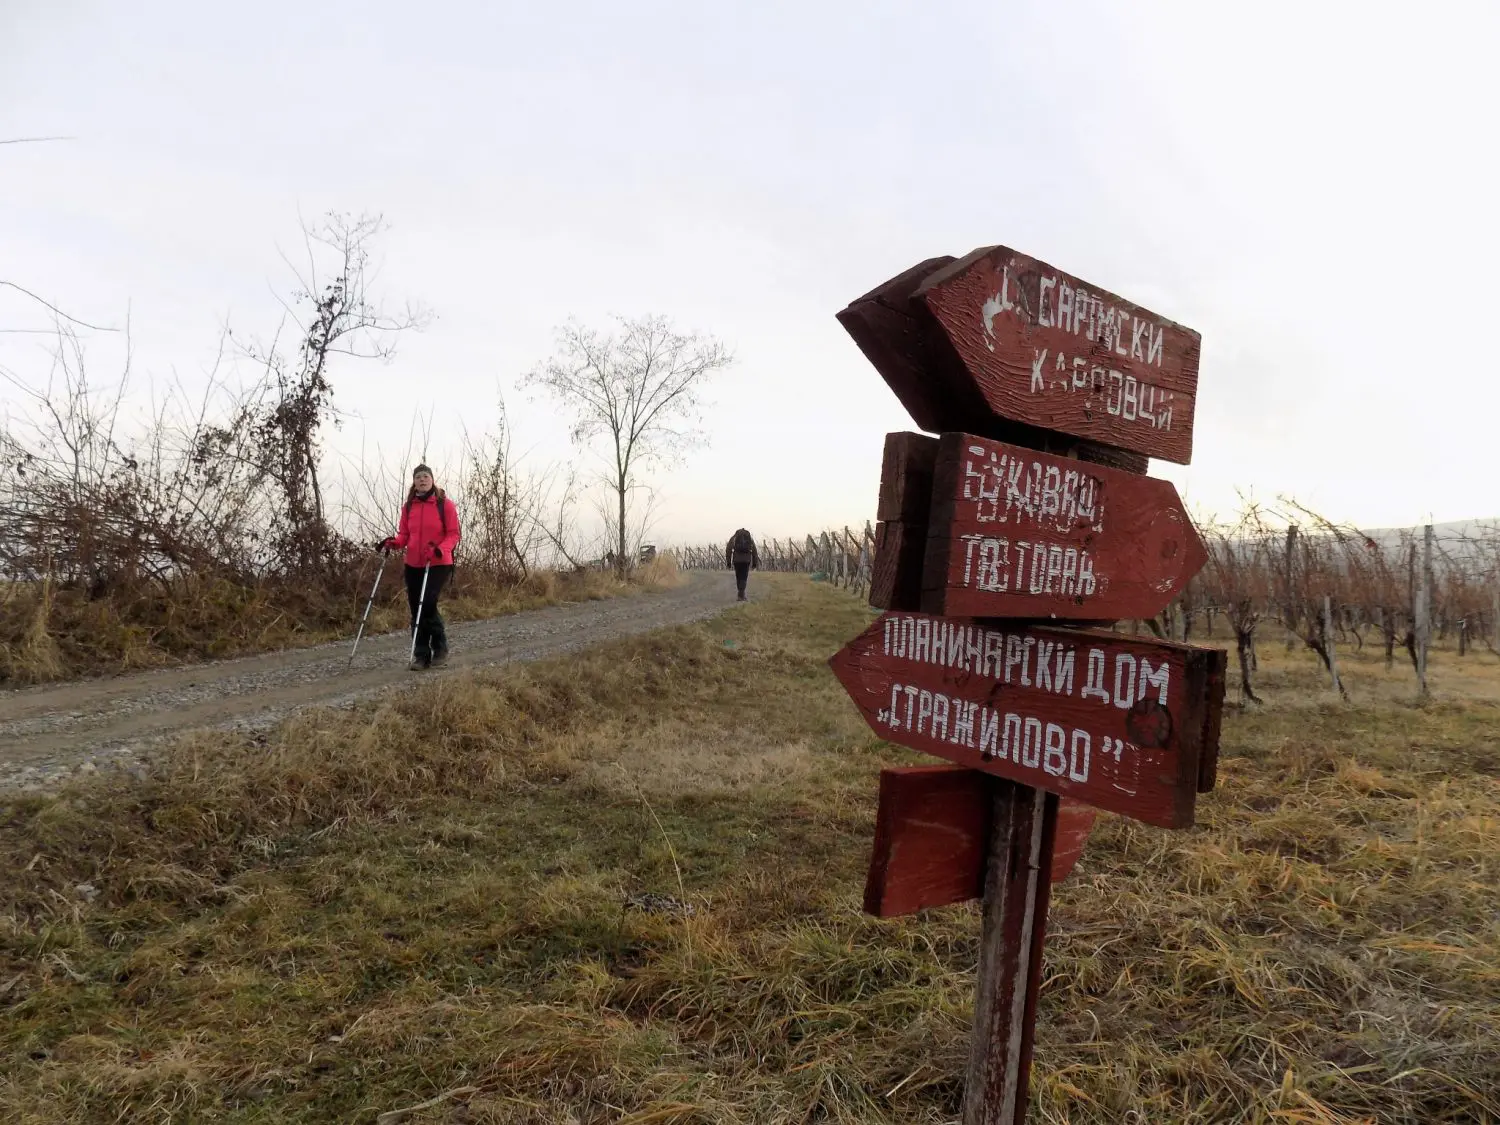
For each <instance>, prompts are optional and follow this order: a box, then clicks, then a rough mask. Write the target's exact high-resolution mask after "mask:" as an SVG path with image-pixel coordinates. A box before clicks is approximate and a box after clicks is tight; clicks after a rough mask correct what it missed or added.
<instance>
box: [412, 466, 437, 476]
mask: <svg viewBox="0 0 1500 1125" xmlns="http://www.w3.org/2000/svg"><path fill="white" fill-rule="evenodd" d="M418 473H426V474H427V475H428V476H432V470H431V469H429V468H428V467H427V466H426V465H418V466H417V467H416V468H415V469H413V470H412V471H411V475H412V476H416V475H417V474H418Z"/></svg>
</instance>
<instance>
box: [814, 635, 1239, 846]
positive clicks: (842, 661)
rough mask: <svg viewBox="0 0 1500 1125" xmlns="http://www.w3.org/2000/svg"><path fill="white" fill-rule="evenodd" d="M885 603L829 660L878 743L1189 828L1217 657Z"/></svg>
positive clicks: (1216, 652)
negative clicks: (889, 608) (896, 608)
mask: <svg viewBox="0 0 1500 1125" xmlns="http://www.w3.org/2000/svg"><path fill="white" fill-rule="evenodd" d="M1005 625H1006V627H1005V628H1000V627H996V626H989V625H979V624H970V623H966V622H963V621H958V620H953V619H949V618H942V617H928V616H926V615H925V614H918V613H885V614H882V615H881V617H880V618H879V619H878V620H877V621H876V622H875V623H874V624H873V625H871V626H870V627H869V628H868V629H866V630H865V631H864V632H863V633H861V634H860V635H859V636H858V637H856V638H854V640H852V641H850V642H849V643H848V644H847V645H845V646H844V647H843V649H841V650H840V651H839V653H838V654H837V655H836V656H834V658H833V660H832V661H831V662H830V663H831V664H832V666H833V672H834V675H835V676H837V677H838V679H839V682H840V683H841V684H843V685H844V690H845V691H847V692H848V693H849V695H850V697H851V698H852V699H853V700H854V704H855V706H856V707H858V708H859V710H860V714H861V715H863V716H864V719H865V721H866V722H867V723H869V724H870V727H871V729H872V730H874V731H875V733H876V734H878V735H879V736H880V737H881V738H883V739H885V740H886V741H888V742H895V743H899V744H900V745H902V746H909V747H911V748H912V749H913V750H921V751H924V752H925V753H928V754H933V755H936V756H937V757H940V758H946V759H948V760H949V761H951V762H953V763H955V764H957V765H961V766H968V767H969V768H971V769H977V770H983V771H985V772H986V773H992V774H995V775H996V776H997V777H1004V778H1009V779H1010V780H1011V781H1018V782H1020V783H1022V784H1023V785H1031V786H1035V787H1038V788H1043V789H1047V790H1050V791H1051V792H1054V793H1058V794H1061V795H1063V796H1067V797H1075V798H1077V799H1078V800H1080V801H1086V802H1087V803H1088V804H1091V805H1093V806H1094V807H1095V808H1101V809H1107V810H1109V811H1110V812H1117V813H1119V814H1121V815H1122V816H1129V817H1134V818H1135V819H1136V820H1141V821H1145V822H1146V823H1147V824H1156V825H1160V826H1161V827H1163V828H1187V827H1190V826H1191V825H1192V823H1193V804H1194V801H1195V799H1196V797H1197V794H1198V792H1199V781H1200V766H1204V765H1206V766H1207V767H1208V769H1207V773H1208V778H1209V779H1211V778H1212V776H1213V765H1214V758H1213V753H1212V752H1211V751H1209V752H1208V753H1207V754H1206V755H1205V744H1206V743H1207V742H1208V740H1209V739H1210V738H1212V736H1213V734H1214V729H1213V723H1214V722H1215V721H1216V720H1217V714H1216V713H1215V712H1213V711H1212V709H1211V708H1209V707H1208V705H1207V695H1208V687H1209V682H1210V680H1211V679H1212V678H1213V676H1214V675H1215V674H1216V671H1217V672H1218V674H1222V664H1223V659H1224V653H1223V651H1222V650H1220V649H1206V648H1197V647H1195V646H1190V645H1179V644H1168V643H1166V642H1162V641H1145V640H1139V639H1135V638H1129V637H1122V636H1118V635H1116V634H1113V633H1109V632H1106V631H1103V630H1069V629H1060V628H1048V627H1036V626H1013V625H1011V623H1009V622H1006V623H1005Z"/></svg>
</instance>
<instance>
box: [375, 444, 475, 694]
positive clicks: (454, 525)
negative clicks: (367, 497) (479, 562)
mask: <svg viewBox="0 0 1500 1125" xmlns="http://www.w3.org/2000/svg"><path fill="white" fill-rule="evenodd" d="M458 540H459V527H458V508H456V507H455V506H454V504H453V501H452V500H450V499H448V494H447V493H446V492H444V491H443V490H442V489H441V488H439V487H438V486H437V482H436V481H434V480H433V479H432V470H431V469H429V468H428V467H427V466H426V465H418V466H417V467H416V468H415V469H413V470H412V474H411V491H410V492H408V493H407V494H406V503H405V504H403V505H402V506H401V522H400V524H399V525H398V526H397V529H396V534H395V535H392V536H391V537H390V538H389V539H383V540H381V542H380V543H379V544H378V546H377V550H381V551H396V550H401V549H404V550H405V551H406V601H407V603H408V604H409V605H410V606H411V620H412V624H411V628H413V629H415V630H416V654H415V655H414V656H413V657H412V662H411V669H412V671H414V672H415V671H419V670H420V669H423V668H430V667H433V666H434V665H440V664H442V663H443V662H444V661H446V660H447V659H448V633H447V630H446V629H445V628H444V627H443V615H442V614H441V613H439V612H438V604H437V603H438V595H439V594H440V593H442V591H443V584H444V583H446V582H447V581H448V579H449V577H451V576H452V574H453V550H454V548H455V547H457V546H458ZM424 570H426V572H427V575H426V577H427V594H426V596H425V597H424V596H423V595H422V576H423V571H424ZM419 600H420V601H421V603H422V618H421V624H420V625H419V624H418V623H417V602H418V601H419Z"/></svg>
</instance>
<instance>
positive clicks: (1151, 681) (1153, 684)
mask: <svg viewBox="0 0 1500 1125" xmlns="http://www.w3.org/2000/svg"><path fill="white" fill-rule="evenodd" d="M1171 676H1172V665H1171V664H1169V663H1167V662H1166V661H1163V662H1162V665H1161V667H1160V668H1158V669H1156V670H1155V671H1154V672H1153V671H1152V670H1151V660H1150V658H1149V657H1145V656H1143V657H1141V686H1140V698H1141V699H1145V698H1146V692H1147V690H1148V689H1149V688H1155V689H1156V701H1157V702H1158V703H1161V704H1165V703H1166V702H1167V689H1168V687H1169V686H1170V684H1171Z"/></svg>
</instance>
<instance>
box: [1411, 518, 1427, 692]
mask: <svg viewBox="0 0 1500 1125" xmlns="http://www.w3.org/2000/svg"><path fill="white" fill-rule="evenodd" d="M1412 552H1413V554H1415V552H1416V546H1415V545H1413V547H1412ZM1416 616H1417V620H1416V632H1417V690H1418V691H1419V693H1420V694H1422V695H1424V696H1425V695H1426V694H1427V650H1428V646H1429V645H1431V644H1432V524H1430V523H1429V524H1427V525H1426V526H1425V527H1424V528H1423V529H1422V584H1421V585H1420V586H1419V587H1418V589H1417V614H1416Z"/></svg>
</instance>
